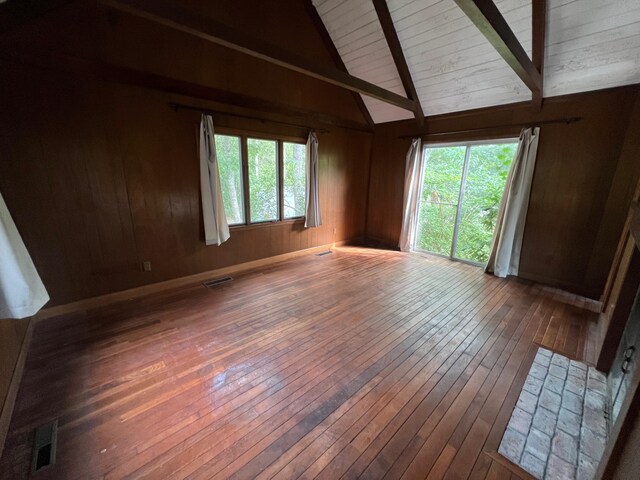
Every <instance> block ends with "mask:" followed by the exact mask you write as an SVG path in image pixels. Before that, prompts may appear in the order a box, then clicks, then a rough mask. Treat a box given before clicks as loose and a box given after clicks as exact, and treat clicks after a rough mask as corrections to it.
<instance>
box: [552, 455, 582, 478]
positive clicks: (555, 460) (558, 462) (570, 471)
mask: <svg viewBox="0 0 640 480" xmlns="http://www.w3.org/2000/svg"><path fill="white" fill-rule="evenodd" d="M575 471H576V469H575V467H574V466H573V465H571V464H570V463H567V462H565V461H564V460H562V459H561V458H560V457H556V456H555V455H551V457H550V458H549V463H548V464H547V471H546V473H545V477H544V478H545V480H568V479H572V478H574V476H575Z"/></svg>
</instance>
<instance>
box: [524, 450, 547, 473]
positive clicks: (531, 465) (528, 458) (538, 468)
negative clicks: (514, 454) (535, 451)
mask: <svg viewBox="0 0 640 480" xmlns="http://www.w3.org/2000/svg"><path fill="white" fill-rule="evenodd" d="M520 466H521V467H522V468H524V469H525V470H526V471H527V472H529V473H530V474H531V475H533V476H534V477H536V478H537V479H542V478H544V468H545V467H546V466H547V464H546V462H543V461H542V460H540V459H539V458H536V457H534V456H533V455H531V454H530V453H528V452H525V453H524V455H522V460H521V461H520Z"/></svg>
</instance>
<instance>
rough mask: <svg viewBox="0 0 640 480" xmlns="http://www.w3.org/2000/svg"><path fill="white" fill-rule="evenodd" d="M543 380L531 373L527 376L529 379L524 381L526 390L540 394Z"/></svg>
mask: <svg viewBox="0 0 640 480" xmlns="http://www.w3.org/2000/svg"><path fill="white" fill-rule="evenodd" d="M542 383H543V382H542V380H540V379H539V378H535V377H532V376H531V375H529V376H527V379H526V380H525V382H524V386H523V387H522V388H524V389H525V390H526V391H528V392H531V393H533V394H534V395H540V390H541V389H542Z"/></svg>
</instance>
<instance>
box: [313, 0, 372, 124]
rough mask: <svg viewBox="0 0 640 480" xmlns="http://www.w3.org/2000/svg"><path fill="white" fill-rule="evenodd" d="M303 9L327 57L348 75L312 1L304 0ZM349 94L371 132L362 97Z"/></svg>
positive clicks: (367, 111)
mask: <svg viewBox="0 0 640 480" xmlns="http://www.w3.org/2000/svg"><path fill="white" fill-rule="evenodd" d="M304 8H305V9H306V10H307V13H308V14H309V17H310V18H311V22H312V23H313V26H314V27H315V28H316V31H317V32H318V35H320V38H321V39H322V43H323V44H324V46H325V48H326V49H327V51H328V52H329V56H330V57H331V59H332V60H333V63H334V64H335V65H336V67H337V68H339V69H340V70H342V71H343V72H346V73H348V72H347V66H346V65H345V64H344V62H343V61H342V57H341V56H340V53H339V52H338V49H337V48H336V46H335V44H334V43H333V40H331V35H329V32H328V31H327V28H326V27H325V26H324V22H323V21H322V19H321V18H320V15H318V11H317V10H316V7H314V6H313V2H312V0H304ZM351 93H352V94H353V99H354V100H355V102H356V104H357V105H358V108H359V109H360V113H362V116H363V117H364V119H365V120H366V122H367V124H369V126H370V127H371V129H372V130H373V129H374V128H375V123H374V121H373V118H371V114H370V113H369V109H368V108H367V106H366V105H365V104H364V101H363V100H362V97H361V96H360V94H359V93H357V92H351Z"/></svg>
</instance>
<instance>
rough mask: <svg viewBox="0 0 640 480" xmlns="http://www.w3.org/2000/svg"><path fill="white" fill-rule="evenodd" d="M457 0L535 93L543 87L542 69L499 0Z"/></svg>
mask: <svg viewBox="0 0 640 480" xmlns="http://www.w3.org/2000/svg"><path fill="white" fill-rule="evenodd" d="M455 2H456V3H457V4H458V6H459V7H460V8H461V9H462V11H463V12H464V13H465V14H466V15H467V17H469V19H470V20H471V21H472V22H473V23H474V24H475V26H476V27H478V29H479V30H480V32H482V34H483V35H484V36H485V37H486V38H487V40H489V43H491V45H493V47H494V48H495V49H496V50H497V51H498V53H499V54H500V56H501V57H502V58H503V59H504V60H505V61H506V62H507V64H508V65H509V66H510V67H511V68H512V69H513V71H514V72H515V73H516V75H518V77H520V79H521V80H522V81H523V82H524V83H525V85H527V87H529V89H530V90H531V91H532V92H533V93H534V94H536V93H537V92H539V91H541V90H542V76H541V75H540V72H539V71H538V70H537V69H536V67H535V65H534V64H533V62H532V61H531V59H530V58H529V56H528V55H527V52H525V51H524V48H522V45H520V42H519V41H518V39H517V38H516V36H515V34H514V33H513V31H512V30H511V28H510V27H509V25H508V24H507V21H506V20H505V19H504V17H503V16H502V14H501V13H500V11H499V10H498V7H496V5H495V3H493V1H492V0H455ZM533 3H534V4H535V3H537V2H533ZM534 9H535V7H534Z"/></svg>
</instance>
